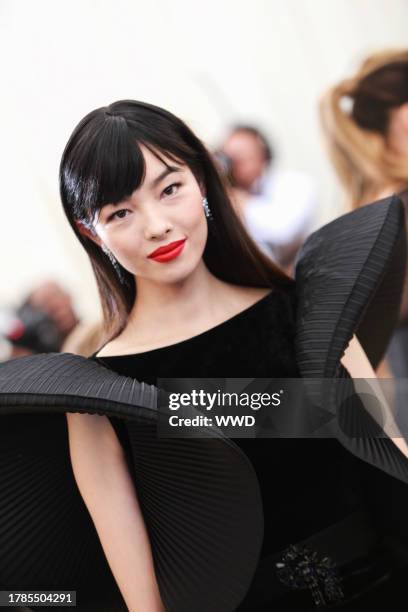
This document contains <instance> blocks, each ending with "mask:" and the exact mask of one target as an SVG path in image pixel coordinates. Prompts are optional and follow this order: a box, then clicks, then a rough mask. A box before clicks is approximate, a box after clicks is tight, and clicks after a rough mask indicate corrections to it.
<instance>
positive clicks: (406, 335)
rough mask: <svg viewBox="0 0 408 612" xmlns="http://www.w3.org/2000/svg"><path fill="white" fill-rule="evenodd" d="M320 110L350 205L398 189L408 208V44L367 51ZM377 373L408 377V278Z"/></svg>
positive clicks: (324, 101)
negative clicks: (395, 325)
mask: <svg viewBox="0 0 408 612" xmlns="http://www.w3.org/2000/svg"><path fill="white" fill-rule="evenodd" d="M320 115H321V122H322V126H323V132H324V135H325V139H326V143H327V146H328V150H329V155H330V158H331V160H332V163H333V165H334V168H335V170H336V173H337V176H338V178H339V180H340V182H341V184H342V186H343V188H344V190H345V193H346V197H347V205H348V207H349V208H358V207H360V206H364V205H365V204H368V203H369V202H373V201H375V200H379V199H381V198H385V197H387V196H389V195H391V194H393V193H399V194H400V197H401V198H402V200H403V201H404V203H405V205H406V208H408V190H407V188H408V49H399V50H384V51H380V52H377V53H374V54H372V55H370V56H368V57H367V58H366V59H365V60H364V61H363V62H362V64H361V66H360V68H359V69H358V70H357V71H356V73H355V74H354V75H352V76H350V77H348V78H346V79H344V80H342V81H341V82H339V83H337V84H336V85H334V86H332V87H331V88H330V89H329V90H328V91H326V92H325V94H324V95H323V97H322V99H321V102H320ZM401 192H402V193H401ZM377 374H378V375H379V376H381V377H389V376H391V375H394V376H396V377H404V378H406V377H408V278H407V279H406V282H405V291H404V296H403V299H402V304H401V312H400V327H399V328H398V329H397V331H396V333H395V335H394V337H393V340H392V341H391V344H390V348H389V351H388V354H387V360H386V362H383V363H382V364H381V366H380V367H379V369H378V370H377ZM397 393H402V390H400V391H398V390H397ZM402 404H403V402H402V396H400V397H399V400H397V406H402ZM397 410H398V412H401V411H400V410H399V409H397ZM400 418H403V417H402V414H401V413H400ZM403 420H404V421H405V420H407V419H405V418H404V419H403ZM407 421H408V420H407ZM407 425H408V422H407Z"/></svg>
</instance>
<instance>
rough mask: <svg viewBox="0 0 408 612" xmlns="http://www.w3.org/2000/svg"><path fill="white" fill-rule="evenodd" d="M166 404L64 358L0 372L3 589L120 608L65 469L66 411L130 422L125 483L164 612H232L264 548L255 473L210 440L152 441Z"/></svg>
mask: <svg viewBox="0 0 408 612" xmlns="http://www.w3.org/2000/svg"><path fill="white" fill-rule="evenodd" d="M163 399H164V396H161V395H160V393H159V390H158V389H157V388H156V387H153V386H151V385H148V384H146V383H139V382H138V381H137V380H135V379H133V378H128V377H125V376H121V375H118V374H117V373H116V372H113V371H112V370H109V369H108V368H105V367H104V366H102V365H100V364H98V363H96V362H95V361H93V360H90V359H86V358H84V357H79V356H76V355H71V354H68V353H65V354H48V355H35V356H29V357H23V358H20V359H16V360H13V361H10V362H7V363H5V364H3V365H2V366H1V367H0V417H1V418H0V420H1V425H2V428H1V430H0V449H1V451H0V459H1V464H0V476H1V478H0V587H1V588H3V589H9V588H13V587H15V588H17V587H18V588H22V586H24V587H26V588H30V589H34V588H35V589H44V588H47V589H54V590H55V589H60V590H61V589H64V590H65V589H68V588H72V589H77V591H79V593H78V597H79V598H81V597H82V601H83V600H86V599H89V600H90V601H91V602H92V603H93V604H95V599H96V598H98V597H101V598H103V599H106V597H108V595H109V596H110V597H111V600H113V602H114V605H116V606H117V607H116V608H112V609H117V610H120V609H122V608H121V607H120V606H121V601H120V596H119V595H118V593H115V587H114V585H113V584H112V578H109V575H108V574H109V572H108V568H107V567H106V561H105V560H104V556H103V553H102V552H101V547H100V544H99V542H98V538H97V536H96V533H95V529H94V527H93V524H92V522H91V520H90V517H89V516H88V514H87V511H86V508H85V506H84V504H83V503H82V500H81V498H80V495H79V492H78V491H77V488H76V484H75V481H74V478H73V475H72V472H71V466H70V461H69V450H68V446H67V431H66V423H65V414H64V413H66V412H87V413H90V414H99V415H107V416H109V417H115V418H120V419H125V420H132V421H133V422H136V423H137V424H138V427H132V437H131V440H130V443H131V452H132V459H133V466H132V467H133V469H134V471H133V476H134V480H135V483H136V489H137V494H138V499H139V503H140V505H141V509H142V512H143V516H144V520H145V523H146V527H147V530H148V533H149V538H150V542H151V545H152V552H153V557H154V563H155V569H156V575H157V579H158V583H159V588H160V592H161V595H162V598H163V602H164V604H165V607H166V610H168V611H169V612H173V611H174V612H184V611H185V612H191V610H195V611H202V612H204V611H205V612H209V611H214V612H215V611H216V610H223V611H226V612H227V611H228V610H230V611H232V610H234V609H235V608H236V607H237V605H238V604H239V602H240V601H241V600H242V599H243V597H244V595H245V593H246V592H247V590H248V587H249V584H250V582H251V580H252V578H253V575H254V573H255V569H256V566H257V563H258V559H259V555H260V550H261V545H262V538H263V513H262V502H261V496H260V490H259V484H258V481H257V478H256V475H255V472H254V469H253V467H252V464H251V463H250V462H249V460H248V459H247V457H246V455H245V454H244V453H243V452H242V451H241V450H240V449H239V448H238V447H237V446H236V445H235V444H234V443H233V442H232V441H231V440H228V439H226V438H224V437H222V436H221V434H220V433H219V432H217V431H214V436H213V437H212V438H211V437H210V438H208V437H206V438H179V439H178V438H164V437H159V436H158V434H157V424H158V416H159V409H160V402H161V401H163ZM40 417H41V418H40ZM34 422H35V423H36V425H37V426H36V427H34V428H33V430H32V432H30V431H29V426H30V425H31V424H32V423H34ZM41 423H42V426H43V428H44V431H42V428H41V426H40V427H38V425H39V424H41ZM21 435H23V437H24V446H23V447H22V438H21ZM45 436H46V437H45ZM13 509H14V512H13ZM16 509H17V510H18V511H16ZM23 549H24V550H25V554H24V556H23V557H22V554H21V551H22V550H23ZM101 577H104V579H105V582H104V583H103V584H102V585H99V583H100V582H101ZM98 585H99V586H98ZM107 585H108V586H109V591H110V592H109V593H108V594H106V588H107ZM80 603H81V600H80V601H79V604H80ZM122 603H123V602H122ZM102 608H103V609H106V608H105V607H104V606H102V605H101V608H100V609H102Z"/></svg>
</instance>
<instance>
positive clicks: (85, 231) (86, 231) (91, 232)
mask: <svg viewBox="0 0 408 612" xmlns="http://www.w3.org/2000/svg"><path fill="white" fill-rule="evenodd" d="M75 225H76V226H77V228H78V231H79V233H80V234H81V236H85V238H88V239H89V240H92V242H95V244H97V245H98V246H102V240H101V239H100V238H99V236H98V234H97V233H96V231H95V229H94V228H93V226H92V225H91V224H89V225H88V224H86V223H84V222H83V221H78V220H77V221H75Z"/></svg>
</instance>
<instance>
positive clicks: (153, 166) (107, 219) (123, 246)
mask: <svg viewBox="0 0 408 612" xmlns="http://www.w3.org/2000/svg"><path fill="white" fill-rule="evenodd" d="M141 150H142V152H143V155H144V158H145V163H146V174H145V178H144V181H143V183H142V185H140V187H139V188H138V189H136V190H135V191H134V192H133V193H132V195H131V196H130V197H129V198H127V199H126V200H123V201H122V202H120V203H118V204H107V205H105V206H103V208H102V209H101V210H100V212H99V215H98V216H97V218H96V219H95V221H94V228H95V230H96V233H97V238H96V241H97V242H98V244H101V243H104V244H105V245H106V246H107V247H108V249H109V250H110V251H111V252H112V253H113V255H114V256H115V257H116V259H117V260H118V262H119V263H120V264H121V265H122V266H123V267H124V268H125V269H126V270H128V271H129V272H130V273H131V274H133V275H134V276H135V277H136V281H137V282H138V280H139V279H146V280H150V281H153V282H157V283H174V282H179V281H182V280H184V279H185V278H186V277H187V276H189V275H190V274H191V273H192V272H193V271H194V270H195V268H196V267H197V266H198V264H199V263H200V261H201V259H202V255H203V252H204V248H205V244H206V241H207V222H206V218H205V214H204V209H203V205H202V199H203V196H204V195H205V194H204V193H202V191H201V188H200V185H199V184H198V182H197V180H196V178H195V177H194V175H193V173H192V172H191V170H190V169H189V168H188V166H186V165H184V164H180V163H175V162H174V161H172V160H170V159H167V158H166V157H165V156H164V155H163V156H162V157H163V159H164V160H165V161H166V164H168V166H169V167H170V169H169V167H168V166H166V165H165V164H163V162H162V161H160V159H158V158H157V157H156V156H155V155H153V153H151V152H150V151H149V149H147V148H146V147H144V146H141ZM171 243H176V244H175V245H171ZM167 245H171V250H167V252H166V253H164V252H161V253H155V251H157V249H160V248H161V247H167Z"/></svg>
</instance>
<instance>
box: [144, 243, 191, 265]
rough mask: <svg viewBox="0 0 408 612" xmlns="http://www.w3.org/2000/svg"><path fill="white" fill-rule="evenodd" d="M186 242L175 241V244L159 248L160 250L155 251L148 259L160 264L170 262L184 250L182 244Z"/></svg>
mask: <svg viewBox="0 0 408 612" xmlns="http://www.w3.org/2000/svg"><path fill="white" fill-rule="evenodd" d="M185 242H186V238H184V239H183V240H177V241H175V242H171V243H170V244H168V245H166V246H165V247H160V249H156V250H155V251H153V253H150V255H148V257H149V259H154V261H158V262H160V263H166V262H167V261H171V260H172V259H175V257H178V256H179V255H180V253H181V251H182V250H183V248H184V244H185Z"/></svg>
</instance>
